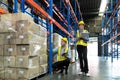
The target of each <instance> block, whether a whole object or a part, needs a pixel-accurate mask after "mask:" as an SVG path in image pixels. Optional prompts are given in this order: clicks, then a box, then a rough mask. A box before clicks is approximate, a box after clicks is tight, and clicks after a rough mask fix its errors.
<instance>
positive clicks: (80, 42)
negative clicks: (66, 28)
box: [76, 30, 88, 46]
mask: <svg viewBox="0 0 120 80" xmlns="http://www.w3.org/2000/svg"><path fill="white" fill-rule="evenodd" d="M86 32H88V31H87V30H83V33H86ZM80 36H81V34H80V31H77V38H79V37H80ZM76 45H82V46H87V42H85V41H84V40H82V39H80V40H79V41H77V43H76Z"/></svg>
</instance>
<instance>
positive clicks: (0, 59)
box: [0, 56, 4, 68]
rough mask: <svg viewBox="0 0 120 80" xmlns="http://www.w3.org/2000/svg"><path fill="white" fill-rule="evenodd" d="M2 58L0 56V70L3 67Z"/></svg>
mask: <svg viewBox="0 0 120 80" xmlns="http://www.w3.org/2000/svg"><path fill="white" fill-rule="evenodd" d="M3 61H4V60H3V56H0V68H3V67H4V65H3Z"/></svg>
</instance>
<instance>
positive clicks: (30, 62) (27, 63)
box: [16, 56, 39, 68]
mask: <svg viewBox="0 0 120 80" xmlns="http://www.w3.org/2000/svg"><path fill="white" fill-rule="evenodd" d="M38 61H39V60H38V57H37V56H36V57H28V56H17V57H16V67H21V68H29V67H32V66H39V62H38Z"/></svg>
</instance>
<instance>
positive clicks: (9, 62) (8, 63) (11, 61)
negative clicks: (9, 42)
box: [4, 56, 16, 67]
mask: <svg viewBox="0 0 120 80" xmlns="http://www.w3.org/2000/svg"><path fill="white" fill-rule="evenodd" d="M4 67H16V65H15V56H4Z"/></svg>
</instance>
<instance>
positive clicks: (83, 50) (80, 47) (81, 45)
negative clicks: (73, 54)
mask: <svg viewBox="0 0 120 80" xmlns="http://www.w3.org/2000/svg"><path fill="white" fill-rule="evenodd" d="M78 25H79V30H77V39H78V40H77V41H76V45H77V52H78V57H79V61H80V69H81V72H80V73H79V74H85V75H86V76H89V74H88V71H89V69H88V59H87V42H88V41H89V38H88V36H84V35H82V34H83V33H86V34H87V33H89V32H88V31H87V30H85V29H84V25H85V23H84V22H83V21H80V22H79V23H78Z"/></svg>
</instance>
